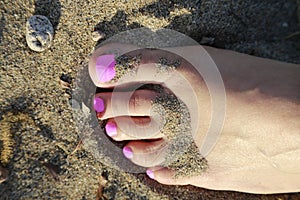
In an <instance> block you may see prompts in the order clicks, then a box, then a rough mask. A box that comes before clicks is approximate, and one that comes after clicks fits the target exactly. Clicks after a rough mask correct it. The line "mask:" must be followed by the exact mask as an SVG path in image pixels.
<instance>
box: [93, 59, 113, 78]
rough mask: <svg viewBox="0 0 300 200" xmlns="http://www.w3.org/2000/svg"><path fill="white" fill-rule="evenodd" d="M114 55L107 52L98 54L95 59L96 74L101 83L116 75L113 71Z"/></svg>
mask: <svg viewBox="0 0 300 200" xmlns="http://www.w3.org/2000/svg"><path fill="white" fill-rule="evenodd" d="M115 65H116V60H115V55H114V54H107V55H102V56H99V57H98V58H97V60H96V74H97V77H98V79H99V80H100V81H101V82H102V83H103V82H107V81H110V80H111V79H113V78H114V77H115V75H116V71H115Z"/></svg>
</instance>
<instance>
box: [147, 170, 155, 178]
mask: <svg viewBox="0 0 300 200" xmlns="http://www.w3.org/2000/svg"><path fill="white" fill-rule="evenodd" d="M146 174H147V175H148V176H149V178H151V179H154V173H153V171H152V170H151V169H147V170H146Z"/></svg>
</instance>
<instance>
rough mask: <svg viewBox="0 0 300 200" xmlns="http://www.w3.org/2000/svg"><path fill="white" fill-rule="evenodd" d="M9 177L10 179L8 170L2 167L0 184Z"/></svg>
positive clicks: (0, 168)
mask: <svg viewBox="0 0 300 200" xmlns="http://www.w3.org/2000/svg"><path fill="white" fill-rule="evenodd" d="M7 177H8V171H7V169H5V168H3V167H1V166H0V183H2V182H4V181H6V179H7Z"/></svg>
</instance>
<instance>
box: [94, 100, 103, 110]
mask: <svg viewBox="0 0 300 200" xmlns="http://www.w3.org/2000/svg"><path fill="white" fill-rule="evenodd" d="M104 108H105V106H104V101H103V99H101V98H99V97H95V98H94V109H95V110H96V112H103V111H104Z"/></svg>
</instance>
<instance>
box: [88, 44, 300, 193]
mask: <svg viewBox="0 0 300 200" xmlns="http://www.w3.org/2000/svg"><path fill="white" fill-rule="evenodd" d="M204 48H205V50H206V51H207V52H208V53H209V55H210V56H211V58H212V59H213V60H214V62H215V63H216V65H217V67H218V69H219V71H220V74H221V77H222V79H223V81H224V85H225V88H226V117H225V121H224V124H223V129H222V131H221V134H220V136H219V137H218V140H217V142H216V144H215V146H214V148H213V149H212V151H210V152H209V154H208V155H206V156H205V158H206V160H207V161H208V169H207V170H206V171H205V172H204V173H202V174H201V175H198V176H189V177H179V178H177V177H175V174H176V172H175V171H174V170H171V169H168V168H166V167H162V166H161V163H163V162H164V160H165V157H166V156H167V155H166V151H165V149H164V148H162V147H164V146H165V145H166V143H167V142H168V141H167V140H166V139H165V138H166V135H164V134H163V133H162V132H161V131H159V129H157V127H158V126H155V125H153V124H152V125H153V126H149V123H151V122H153V121H154V122H156V123H157V124H160V122H159V119H158V118H156V119H155V120H151V122H149V121H150V120H149V118H151V106H152V101H153V100H154V99H155V97H156V96H157V93H156V92H154V91H150V90H147V89H143V90H137V91H135V92H134V93H133V94H132V93H131V92H114V93H110V92H106V93H98V94H96V95H95V96H96V98H99V99H101V100H103V102H104V108H103V109H102V107H101V106H98V105H96V106H95V108H97V109H98V111H99V110H101V109H102V111H101V112H100V114H99V113H98V114H99V115H98V116H99V117H100V119H107V120H108V125H107V127H106V132H107V134H108V136H110V137H111V138H112V139H114V140H116V141H128V143H127V145H126V146H125V147H124V150H123V152H124V156H125V157H126V158H127V159H130V160H131V161H132V162H133V163H135V164H137V165H140V166H144V167H148V170H147V171H146V173H147V175H148V176H149V177H150V178H151V179H154V180H156V181H158V182H159V183H162V184H168V185H186V184H190V185H194V186H198V187H203V188H208V189H215V190H235V191H242V192H250V193H282V192H295V191H299V190H300V188H299V186H300V171H299V166H300V160H299V159H298V158H299V157H300V140H299V132H300V127H299V123H298V122H299V121H300V108H299V105H300V104H299V103H300V93H299V92H296V91H299V87H300V81H299V77H300V66H299V65H293V64H288V63H282V62H277V61H273V60H268V59H262V58H257V57H252V56H248V55H244V54H239V53H236V52H232V51H227V50H218V49H214V48H210V47H204ZM200 49H201V48H200ZM116 50H117V52H118V53H119V55H122V54H123V53H125V52H128V51H133V54H136V53H137V52H138V54H140V55H141V56H142V60H141V62H140V64H139V66H138V72H137V73H136V74H135V75H133V76H130V78H125V79H123V80H122V81H117V82H116V81H114V82H112V81H109V79H112V78H111V75H112V74H113V72H112V70H113V67H112V65H111V62H114V61H113V60H112V61H111V62H110V63H109V64H107V66H108V68H109V70H108V72H109V73H108V74H109V75H108V76H110V77H104V78H103V77H100V78H99V75H97V74H99V72H97V65H99V57H100V56H102V55H106V54H111V52H116ZM167 50H172V51H173V52H178V53H179V52H185V53H186V54H187V55H189V56H190V57H192V58H193V59H194V60H193V61H194V62H195V63H198V64H199V65H200V66H201V65H204V64H205V63H208V61H207V60H208V59H210V57H208V56H207V55H206V54H205V53H204V52H203V50H200V51H199V47H197V46H187V47H178V48H173V49H167ZM129 54H130V53H129ZM162 56H163V57H166V58H168V59H170V60H174V59H175V60H176V59H177V58H174V57H172V56H173V55H172V54H167V53H166V54H164V52H162V51H160V50H147V49H143V50H138V48H137V47H135V46H130V45H127V44H107V45H105V46H102V47H101V48H99V49H97V50H96V51H95V53H94V54H93V55H92V57H91V59H90V63H89V73H90V76H91V78H92V80H93V82H94V84H95V85H96V86H98V87H101V88H116V87H122V88H126V87H129V86H131V85H132V83H138V82H140V83H155V84H162V85H163V86H164V87H167V88H168V90H170V91H172V93H174V94H175V95H176V96H177V97H178V98H179V99H181V100H182V101H183V102H184V103H185V105H186V106H187V108H188V110H189V112H190V113H192V114H191V121H192V122H191V123H192V124H193V123H196V124H197V125H198V126H197V127H198V129H196V130H198V131H197V132H196V133H195V135H193V136H194V137H193V138H194V141H195V143H196V145H197V146H198V147H199V148H201V145H202V144H203V140H204V138H205V136H206V132H207V130H208V129H209V128H210V122H211V121H210V120H211V116H212V111H211V109H210V108H211V106H212V104H211V99H210V94H209V92H208V88H207V86H206V84H205V82H204V80H203V79H202V77H201V76H200V74H199V73H197V71H195V66H191V64H189V63H188V62H186V61H185V60H181V65H180V66H179V67H178V68H176V69H174V71H175V73H176V75H177V76H172V78H170V74H169V73H161V74H160V75H157V73H154V71H155V70H157V69H156V66H155V65H154V64H153V63H157V62H159V59H160V58H161V57H162ZM110 58H111V57H110ZM106 61H107V60H106ZM196 67H197V66H196ZM102 68H103V67H102ZM197 70H200V69H197ZM103 80H105V81H103ZM182 81H187V82H188V83H189V84H183V86H184V87H181V86H182V84H178V83H182ZM186 85H188V86H186ZM99 99H98V102H102V101H101V100H100V101H99ZM112 99H113V101H112ZM128 102H129V103H128ZM116 105H117V106H116ZM100 108H101V109H100ZM97 109H96V112H97ZM193 113H194V114H193ZM195 113H196V114H195ZM195 116H196V117H195ZM198 116H201V118H200V117H198ZM132 117H133V118H132ZM132 121H133V122H134V123H132ZM136 124H139V126H136ZM120 127H122V128H120ZM212 128H213V127H212ZM145 139H147V140H149V141H145Z"/></svg>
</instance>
